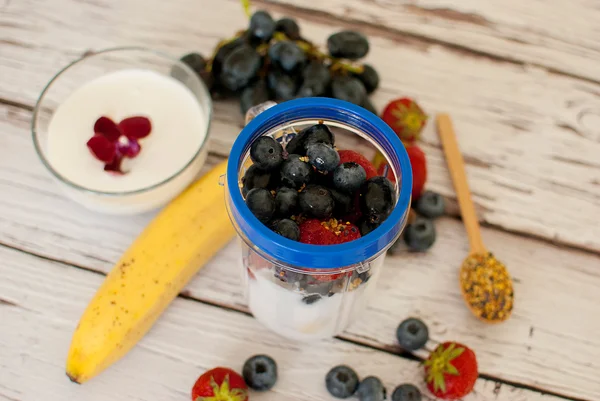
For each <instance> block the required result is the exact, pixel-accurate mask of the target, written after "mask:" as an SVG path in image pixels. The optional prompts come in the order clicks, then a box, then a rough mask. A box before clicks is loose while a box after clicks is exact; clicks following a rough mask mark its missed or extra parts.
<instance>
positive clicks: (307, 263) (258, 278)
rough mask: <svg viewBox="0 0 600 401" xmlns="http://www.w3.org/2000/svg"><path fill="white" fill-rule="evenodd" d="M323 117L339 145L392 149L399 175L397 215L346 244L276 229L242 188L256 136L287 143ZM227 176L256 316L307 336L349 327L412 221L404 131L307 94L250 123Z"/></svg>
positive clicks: (389, 154) (285, 332) (279, 329)
mask: <svg viewBox="0 0 600 401" xmlns="http://www.w3.org/2000/svg"><path fill="white" fill-rule="evenodd" d="M318 123H324V124H326V125H328V126H329V127H330V128H331V129H332V131H334V133H335V135H336V146H337V147H338V148H339V149H355V150H356V147H359V146H360V152H361V153H363V154H365V155H366V153H370V154H375V153H376V152H379V153H381V154H382V155H384V156H385V158H386V159H387V161H388V164H389V166H390V167H391V170H392V172H393V174H394V176H395V181H396V183H395V193H396V204H395V207H394V208H393V210H392V212H391V214H390V215H389V217H388V218H387V219H386V220H385V221H384V222H383V223H382V224H381V225H380V226H379V227H377V228H376V229H375V230H374V231H372V232H371V233H369V234H367V235H365V236H363V237H361V238H359V239H356V240H354V241H351V242H346V243H343V244H338V245H310V244H303V243H300V242H296V241H292V240H289V239H287V238H285V237H283V236H280V235H279V234H277V233H275V232H273V231H271V230H270V229H269V227H267V226H265V225H264V224H263V223H262V222H260V221H259V220H258V219H257V218H256V217H255V216H254V215H253V214H252V213H251V211H250V210H249V209H248V207H247V206H246V204H245V201H244V197H243V194H242V191H241V187H242V185H241V184H242V177H243V176H244V174H245V172H246V170H247V169H248V167H249V166H250V165H251V164H252V161H251V160H250V156H249V152H250V146H251V144H252V142H253V141H254V140H255V139H256V138H258V137H260V136H263V135H268V136H271V137H273V138H275V139H277V140H279V141H280V142H283V145H284V146H285V142H286V141H288V140H289V139H290V137H291V136H292V135H293V133H294V132H299V131H300V130H302V129H303V128H305V127H309V126H311V125H314V124H318ZM290 133H292V134H291V135H290ZM225 182H226V187H227V189H226V202H227V206H228V211H229V216H230V218H231V221H232V223H233V224H234V226H235V228H236V230H237V233H238V235H239V237H240V239H241V241H240V242H241V248H242V256H243V257H242V260H243V267H244V278H245V279H244V281H245V283H246V295H247V300H248V304H249V307H250V310H251V311H252V313H253V314H254V316H255V317H256V319H258V320H259V321H260V322H262V323H263V324H264V325H265V326H267V327H268V328H269V329H271V330H272V331H274V332H276V333H278V334H280V335H282V336H284V337H287V338H290V339H294V340H301V341H308V340H315V339H321V338H328V337H332V336H335V335H337V334H339V333H340V332H341V331H343V330H344V329H346V327H348V325H350V324H351V323H352V322H353V321H354V320H356V319H357V318H358V317H359V316H360V315H361V313H362V312H363V311H364V309H365V307H366V304H367V302H368V300H369V298H370V296H371V295H372V294H373V293H374V292H375V288H376V282H377V278H378V276H379V274H380V272H381V268H382V265H383V262H384V259H385V254H386V250H387V249H388V248H389V247H390V246H391V245H392V244H393V243H394V241H396V239H397V238H398V237H399V235H400V233H401V231H402V229H403V228H404V226H405V224H406V221H407V216H408V212H409V209H410V196H411V188H412V171H411V167H410V161H409V159H408V155H407V154H406V151H405V150H404V146H403V145H402V143H401V142H400V140H399V139H398V137H397V136H396V134H395V133H394V132H393V131H392V130H391V129H390V128H389V127H388V126H387V125H386V124H385V123H384V122H383V121H382V120H381V119H380V118H379V117H377V116H376V115H374V114H372V113H370V112H368V111H367V110H365V109H363V108H362V107H359V106H356V105H353V104H351V103H348V102H344V101H340V100H335V99H329V98H303V99H297V100H292V101H289V102H285V103H281V104H279V105H276V106H273V107H270V108H268V109H267V110H265V111H263V112H261V113H260V114H258V115H257V116H256V117H255V118H254V119H252V120H251V121H250V122H249V123H248V125H246V127H245V128H244V129H243V130H242V132H241V133H240V135H239V136H238V138H237V140H236V141H235V143H234V144H233V147H232V149H231V153H230V156H229V164H228V166H227V176H226V179H225Z"/></svg>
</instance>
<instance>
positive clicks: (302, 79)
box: [173, 11, 379, 114]
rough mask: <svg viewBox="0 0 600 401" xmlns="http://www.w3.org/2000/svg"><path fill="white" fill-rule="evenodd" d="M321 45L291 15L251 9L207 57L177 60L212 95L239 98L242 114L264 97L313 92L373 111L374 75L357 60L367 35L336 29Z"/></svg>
mask: <svg viewBox="0 0 600 401" xmlns="http://www.w3.org/2000/svg"><path fill="white" fill-rule="evenodd" d="M327 49H328V53H327V54H325V53H322V52H321V51H320V50H319V49H318V48H317V47H316V46H315V45H314V44H312V43H311V42H310V41H308V40H307V39H305V38H303V37H302V36H301V34H300V27H299V26H298V24H297V23H296V21H295V20H293V19H291V18H282V19H280V20H277V21H275V20H274V19H273V18H272V17H271V15H270V14H269V13H267V12H266V11H257V12H255V13H254V14H253V15H252V17H251V18H250V23H249V26H248V28H247V29H246V30H244V31H240V32H238V33H237V34H236V35H235V36H234V37H233V38H230V39H227V40H223V41H221V42H220V43H219V44H218V45H217V46H216V48H215V50H214V52H213V55H212V57H211V58H210V59H206V58H204V57H203V56H201V55H200V54H198V53H189V54H186V55H185V56H183V57H182V58H181V61H183V62H184V63H186V64H187V65H188V66H190V67H191V68H192V69H193V70H194V71H195V72H196V73H197V74H198V75H199V76H200V77H201V78H202V79H203V80H204V82H205V83H206V85H207V86H208V88H209V90H210V92H211V95H212V97H213V99H219V98H227V97H237V98H239V100H240V108H241V111H242V113H243V114H245V113H246V111H247V110H248V109H249V108H251V107H252V106H255V105H257V104H260V103H263V102H266V101H268V100H275V101H278V102H281V101H286V100H290V99H295V98H300V97H313V96H324V97H334V98H337V99H342V100H346V101H349V102H351V103H354V104H357V105H359V106H362V107H364V108H366V109H367V110H369V111H371V112H373V113H375V114H377V113H376V112H375V110H374V107H373V105H372V103H371V102H370V100H369V98H368V95H369V94H370V93H372V92H373V91H374V90H375V89H377V86H378V85H379V75H378V74H377V71H376V70H375V69H374V68H373V67H372V66H370V65H369V64H359V63H358V62H357V61H358V60H359V59H361V58H363V57H365V56H366V54H367V53H368V51H369V42H368V40H367V38H366V37H365V36H364V35H362V34H361V33H359V32H355V31H349V30H347V31H341V32H337V33H334V34H333V35H331V36H330V37H329V38H328V39H327ZM176 72H177V71H173V76H175V77H177V74H176Z"/></svg>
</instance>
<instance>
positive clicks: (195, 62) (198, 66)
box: [180, 53, 206, 76]
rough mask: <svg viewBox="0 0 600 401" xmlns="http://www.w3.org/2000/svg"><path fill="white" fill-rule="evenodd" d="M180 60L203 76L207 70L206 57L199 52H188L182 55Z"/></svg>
mask: <svg viewBox="0 0 600 401" xmlns="http://www.w3.org/2000/svg"><path fill="white" fill-rule="evenodd" d="M180 60H181V61H182V62H183V63H184V64H186V65H187V66H188V67H190V68H191V69H192V70H194V72H195V73H196V74H198V75H199V76H202V74H204V73H205V72H206V59H205V58H204V57H202V56H201V55H200V54H198V53H188V54H186V55H185V56H183V57H181V58H180Z"/></svg>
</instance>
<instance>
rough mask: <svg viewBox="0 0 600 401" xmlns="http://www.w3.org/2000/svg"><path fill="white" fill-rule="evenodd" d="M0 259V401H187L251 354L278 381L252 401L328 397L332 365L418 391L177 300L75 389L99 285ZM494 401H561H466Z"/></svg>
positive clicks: (479, 398) (26, 259)
mask: <svg viewBox="0 0 600 401" xmlns="http://www.w3.org/2000/svg"><path fill="white" fill-rule="evenodd" d="M0 259H2V260H3V263H2V264H1V265H0V273H1V276H2V278H3V279H2V281H0V318H1V321H2V331H1V332H0V399H3V400H4V399H6V400H19V401H37V400H40V399H44V400H49V401H64V400H86V401H100V400H102V401H105V400H113V401H121V400H122V401H125V400H127V401H129V400H139V401H154V400H156V401H159V400H160V401H170V400H173V401H176V400H178V401H180V400H187V399H189V391H190V389H191V387H192V385H193V383H194V381H195V379H196V378H197V376H198V375H200V374H201V373H203V372H204V371H205V370H206V369H210V368H212V367H215V366H230V367H232V368H233V369H236V370H240V369H241V366H242V364H243V362H244V360H245V359H246V358H248V357H249V356H251V355H253V354H256V353H267V354H269V355H271V356H272V357H273V358H274V359H275V360H276V361H277V363H278V366H279V377H280V378H279V381H278V383H277V385H276V386H275V388H274V389H273V390H272V391H269V392H266V393H261V394H252V395H251V396H252V398H253V399H259V400H264V401H267V400H278V401H287V400H290V401H291V400H299V401H300V400H302V401H307V400H330V399H333V398H332V397H331V396H329V395H328V394H327V391H326V389H325V385H324V377H325V374H326V373H327V371H328V370H329V369H330V368H331V367H332V366H335V365H337V364H340V363H345V364H348V365H351V366H353V367H355V368H356V370H357V372H358V373H359V374H360V376H362V377H365V376H367V375H377V376H379V377H380V378H381V379H382V380H383V381H384V383H385V385H386V386H387V388H388V391H392V390H393V388H394V387H395V386H396V385H398V384H400V383H404V382H412V383H415V384H416V385H418V386H419V387H421V389H422V390H423V391H426V390H425V389H424V386H423V376H422V366H420V364H419V363H418V362H414V361H409V360H407V359H404V358H401V357H397V356H394V355H391V354H388V353H384V352H381V351H377V350H372V349H368V348H364V347H361V346H357V345H353V344H349V343H346V342H343V341H340V340H334V339H332V340H328V341H324V342H320V343H317V344H297V343H290V342H288V341H287V340H283V339H281V338H279V337H278V336H276V335H274V334H272V333H270V332H267V331H266V330H265V329H264V328H262V327H260V325H259V324H258V323H257V322H256V321H255V320H254V319H252V318H251V317H248V316H246V315H243V314H240V313H237V312H231V311H225V310H223V309H221V308H217V307H213V306H208V305H203V304H200V303H197V302H193V301H190V300H182V299H177V300H175V302H174V303H173V305H172V306H171V307H170V308H169V309H168V310H167V312H166V313H165V314H164V315H163V317H162V318H161V319H160V320H159V321H158V323H157V324H156V325H155V327H154V328H153V329H152V330H151V332H150V333H149V334H148V335H147V336H146V337H145V338H144V339H143V340H142V341H141V342H140V343H139V344H138V346H137V347H135V348H134V349H133V350H132V351H131V352H130V353H129V354H128V355H127V356H126V357H125V358H124V359H123V360H122V361H120V362H118V363H116V364H115V365H113V366H112V367H111V368H110V369H108V370H107V371H105V372H104V373H103V374H101V375H100V376H98V377H96V378H94V379H92V380H91V381H90V382H88V383H86V384H84V385H80V386H79V385H75V384H73V383H71V382H69V380H68V379H67V377H66V376H65V374H64V364H65V356H66V354H67V350H68V346H69V342H70V339H71V335H72V332H73V330H74V328H75V326H76V324H77V321H78V319H79V316H80V314H81V313H82V311H83V309H84V308H85V306H86V303H87V302H88V301H89V299H90V297H91V296H92V294H93V293H94V291H95V290H96V288H97V287H98V286H99V284H100V282H101V280H102V277H101V276H98V275H97V274H94V273H91V272H87V271H83V270H78V269H74V268H70V267H67V266H64V265H61V264H59V263H51V262H48V261H45V260H41V259H38V258H36V257H33V256H30V255H26V254H23V253H20V252H16V251H13V250H8V249H6V248H4V247H0ZM200 279H201V277H200ZM424 399H431V398H430V397H425V398H424ZM498 399H501V400H506V401H520V400H529V401H558V400H560V398H557V397H552V396H544V395H541V394H540V393H538V392H533V391H528V390H523V389H517V388H515V387H512V386H510V385H500V384H496V383H494V382H493V381H489V380H483V379H480V380H478V382H477V383H476V386H475V391H474V392H473V393H472V394H471V395H469V396H468V397H466V398H465V401H484V400H498Z"/></svg>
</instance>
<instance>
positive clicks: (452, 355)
mask: <svg viewBox="0 0 600 401" xmlns="http://www.w3.org/2000/svg"><path fill="white" fill-rule="evenodd" d="M452 346H454V344H452ZM452 346H451V347H452ZM449 349H450V347H448V350H449ZM463 352H465V349H464V348H457V349H455V350H452V352H450V355H449V357H448V359H449V360H452V359H454V358H458V357H459V356H460V355H461V354H462V353H463Z"/></svg>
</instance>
